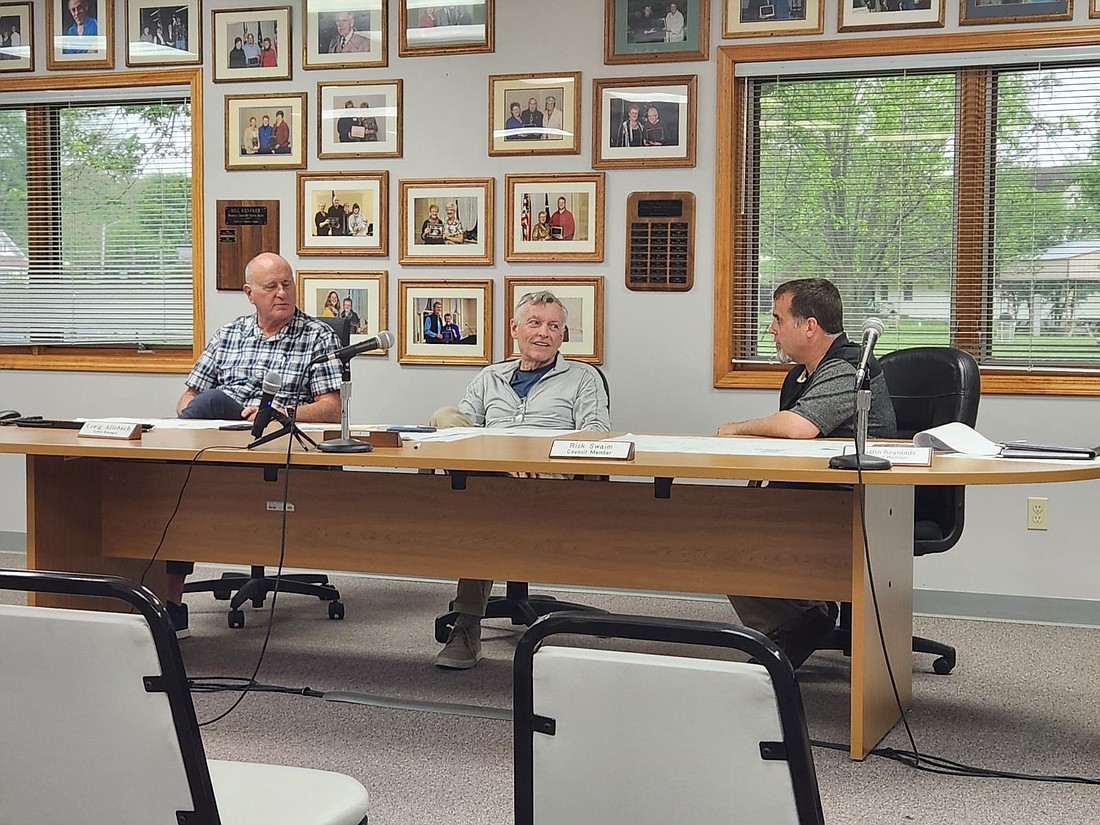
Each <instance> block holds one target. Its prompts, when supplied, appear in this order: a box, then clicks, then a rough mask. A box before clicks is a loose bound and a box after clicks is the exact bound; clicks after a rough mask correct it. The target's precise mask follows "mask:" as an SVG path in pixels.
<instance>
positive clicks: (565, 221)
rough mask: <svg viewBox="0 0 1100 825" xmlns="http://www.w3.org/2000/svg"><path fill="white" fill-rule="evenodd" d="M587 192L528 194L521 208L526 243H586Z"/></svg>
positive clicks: (522, 236)
mask: <svg viewBox="0 0 1100 825" xmlns="http://www.w3.org/2000/svg"><path fill="white" fill-rule="evenodd" d="M589 200H590V199H589V196H588V193H587V192H560V193H559V192H525V193H524V194H523V196H522V203H521V207H520V228H521V236H520V239H521V240H523V241H550V242H553V241H587V240H588V239H589V238H588V224H589V211H590V209H591V206H590V204H589Z"/></svg>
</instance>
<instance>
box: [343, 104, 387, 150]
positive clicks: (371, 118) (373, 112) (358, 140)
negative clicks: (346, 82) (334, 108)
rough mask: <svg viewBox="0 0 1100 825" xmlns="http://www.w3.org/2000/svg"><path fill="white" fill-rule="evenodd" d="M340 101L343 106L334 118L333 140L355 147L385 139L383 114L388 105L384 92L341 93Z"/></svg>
mask: <svg viewBox="0 0 1100 825" xmlns="http://www.w3.org/2000/svg"><path fill="white" fill-rule="evenodd" d="M338 101H339V102H341V105H342V106H343V108H342V109H340V110H339V113H338V115H337V117H335V118H334V119H333V123H332V126H331V129H332V133H331V135H330V139H331V140H333V141H335V142H336V143H337V144H342V145H343V144H347V145H350V146H353V147H354V145H356V144H363V143H377V142H378V141H379V140H385V138H386V119H385V117H384V116H383V115H382V114H381V112H382V111H385V109H386V106H387V101H386V96H385V95H384V94H369V95H361V94H349V95H341V96H339V98H338Z"/></svg>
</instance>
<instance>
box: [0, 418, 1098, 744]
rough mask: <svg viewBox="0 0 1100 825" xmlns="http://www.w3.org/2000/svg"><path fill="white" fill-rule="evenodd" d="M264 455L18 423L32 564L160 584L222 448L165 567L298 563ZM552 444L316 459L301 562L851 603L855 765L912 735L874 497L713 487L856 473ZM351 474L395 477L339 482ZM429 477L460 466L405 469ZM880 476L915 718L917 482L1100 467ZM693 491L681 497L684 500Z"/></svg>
mask: <svg viewBox="0 0 1100 825" xmlns="http://www.w3.org/2000/svg"><path fill="white" fill-rule="evenodd" d="M248 441H249V438H248V434H247V433H241V432H218V431H204V430H167V429H166V430H157V429H154V430H153V431H151V432H149V433H146V434H145V435H144V436H143V437H142V439H141V440H140V441H113V440H103V439H91V438H79V437H77V436H76V434H75V433H74V432H73V431H54V430H42V429H17V428H16V427H3V428H0V453H14V454H20V453H21V454H25V455H26V456H27V566H28V567H29V568H31V569H41V570H71V571H82V572H106V573H112V574H116V575H123V576H127V577H128V578H131V579H133V580H135V581H136V580H139V579H141V577H142V575H143V573H144V572H145V569H146V567H147V566H148V560H149V559H150V557H151V556H152V554H153V552H154V550H155V548H156V547H157V545H158V543H159V542H160V540H161V535H162V533H163V531H164V528H165V525H166V524H167V523H168V520H169V517H170V516H171V514H172V512H173V510H174V508H175V507H176V502H177V498H178V496H179V494H180V489H181V487H182V485H183V482H184V479H185V476H186V474H187V471H188V465H189V463H190V462H191V461H192V460H193V459H194V457H195V454H196V453H197V452H198V451H199V450H200V449H201V448H203V447H211V446H214V445H219V446H221V445H229V446H228V448H226V449H209V450H207V451H206V452H204V453H203V454H202V455H201V456H200V457H199V458H198V461H197V462H196V465H195V467H194V470H193V472H192V475H191V479H190V481H189V483H188V485H187V489H186V493H185V495H184V497H183V500H182V505H181V506H180V509H179V512H178V514H177V515H176V517H175V519H174V520H173V521H172V524H171V528H170V529H169V530H168V533H167V536H166V538H165V540H164V544H163V546H162V547H161V549H160V552H159V554H158V556H157V558H158V559H175V558H178V559H190V560H194V561H199V562H221V563H234V564H246V565H247V564H265V565H274V564H276V563H277V561H278V549H279V534H280V530H281V523H282V517H281V513H280V511H279V506H278V505H280V504H281V501H282V498H283V484H284V481H285V476H284V474H283V473H282V472H281V471H280V470H279V465H281V464H282V463H283V462H284V459H285V455H286V441H285V440H280V441H278V442H274V443H272V444H269V445H265V446H264V447H263V448H260V449H257V450H253V451H248V450H246V449H244V445H245V444H247V443H248ZM550 443H551V439H550V438H535V437H521V436H499V435H494V436H479V437H475V438H470V439H466V440H461V441H453V442H445V443H424V444H422V445H420V446H419V447H416V448H414V447H413V446H412V445H411V444H409V443H406V444H405V445H404V446H402V447H396V448H379V449H376V450H375V451H374V452H372V453H366V454H357V455H332V454H326V453H320V452H315V451H314V452H309V453H303V452H301V451H299V450H298V449H297V447H296V448H295V452H294V454H293V456H292V466H293V468H294V470H293V472H292V473H291V477H290V495H289V500H290V503H291V505H292V506H293V508H294V509H293V512H291V513H290V514H289V516H288V519H287V546H286V560H285V563H286V565H287V566H288V567H305V568H319V569H324V570H354V571H362V572H370V573H391V574H405V575H423V576H436V577H448V578H457V577H459V576H469V577H476V578H487V579H496V580H498V581H499V580H509V579H511V580H517V581H537V582H545V583H555V584H566V585H589V586H597V587H621V588H637V589H646V590H667V591H676V592H693V593H716V594H721V593H741V594H745V595H757V596H782V597H788V598H812V599H823V600H829V601H848V602H851V604H852V617H853V627H852V658H851V756H852V758H854V759H862V758H864V757H865V756H866V755H867V753H868V751H870V749H871V748H873V747H874V746H875V745H876V744H877V743H878V742H879V741H880V740H881V739H882V737H883V736H884V735H885V734H886V733H887V732H888V731H889V730H890V729H891V727H893V725H894V724H895V722H896V721H897V720H898V718H899V714H898V710H897V707H896V704H895V700H894V696H893V693H892V690H891V687H890V682H889V678H888V675H887V671H886V667H885V660H884V657H883V655H882V652H881V646H880V643H879V638H878V631H877V628H876V622H875V615H874V607H873V605H872V602H871V597H870V588H869V585H868V578H867V565H866V562H865V558H864V550H863V539H862V535H863V534H862V528H861V525H860V518H859V503H858V498H857V496H856V494H855V493H854V492H851V491H843V490H841V491H837V490H812V489H782V488H773V487H746V486H743V485H728V484H725V485H723V484H713V483H710V484H708V483H706V482H708V481H714V480H726V479H763V480H769V481H788V482H811V483H812V482H819V483H828V484H850V483H854V482H855V480H856V479H855V473H853V472H847V471H838V470H830V469H828V468H827V466H826V464H827V462H826V460H825V459H822V458H812V459H811V458H798V457H789V456H788V457H784V456H767V455H751V456H730V455H706V454H696V453H676V454H670V453H655V452H650V453H647V452H639V453H637V455H636V457H635V458H634V459H633V460H632V461H600V460H590V459H567V460H559V459H549V458H548V457H547V453H548V451H549V447H550ZM341 466H349V467H365V468H378V469H379V470H382V471H381V472H324V470H333V469H336V470H338V469H339V468H340V467H341ZM427 468H432V469H445V470H450V471H452V472H451V474H450V475H447V476H445V475H425V474H417V473H412V472H394V471H393V470H394V469H397V470H401V469H404V470H415V469H427ZM386 470H389V471H386ZM462 471H470V472H472V471H523V472H535V473H537V472H557V473H579V474H586V475H608V474H611V475H614V476H615V477H616V479H620V478H626V479H627V480H626V481H618V480H616V481H611V482H598V481H591V482H578V481H557V480H540V481H524V482H518V481H516V480H515V479H511V478H506V477H484V476H470V477H466V476H465V475H464V473H463V472H462ZM864 477H865V479H866V482H867V488H866V505H867V507H866V515H867V534H868V537H869V539H870V559H871V564H872V572H873V575H874V579H875V585H876V590H877V593H878V602H879V608H880V613H881V617H882V625H883V630H884V635H885V638H886V645H887V649H888V650H889V653H890V659H891V662H892V663H893V664H894V675H895V677H896V680H897V686H898V689H899V691H900V694H901V697H902V701H903V702H904V703H905V705H906V706H907V707H908V706H909V705H910V704H911V699H912V664H911V663H912V655H911V650H910V637H911V636H912V624H913V621H912V600H913V594H912V590H913V560H912V559H913V556H912V553H913V508H912V500H913V496H912V490H911V487H912V486H914V485H926V484H966V485H970V484H1021V483H1049V482H1057V481H1078V480H1085V479H1093V478H1100V465H1098V464H1096V463H1091V462H1090V463H1088V464H1084V463H1083V464H1079V465H1067V464H1061V465H1058V464H1039V463H1033V462H1020V463H1007V462H1003V461H999V460H995V459H966V458H950V459H944V458H937V459H936V460H935V461H934V462H933V465H932V466H931V467H899V468H894V469H892V470H889V471H887V472H879V473H865V474H864ZM671 479H676V480H677V483H676V484H674V485H670V483H669V481H670V480H671ZM630 480H634V481H644V482H646V483H629V481H630ZM456 547H457V548H462V550H461V552H456V551H455V548H456ZM162 576H163V565H161V564H159V563H157V564H154V565H153V566H152V569H151V571H150V574H149V575H148V576H146V578H145V581H146V583H147V584H149V585H150V586H151V587H153V589H158V587H160V585H161V583H162V581H163V579H162ZM41 601H42V603H45V597H43V599H42V600H41ZM51 603H53V602H51ZM69 604H73V603H72V602H69ZM78 606H87V605H86V604H85V605H78ZM428 618H429V617H425V621H426V627H430V626H431V622H430V621H428ZM425 632H430V631H427V630H426V631H425Z"/></svg>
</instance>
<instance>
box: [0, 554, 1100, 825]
mask: <svg viewBox="0 0 1100 825" xmlns="http://www.w3.org/2000/svg"><path fill="white" fill-rule="evenodd" d="M22 564H23V559H22V557H21V556H15V555H13V554H0V565H2V566H10V567H20V566H22ZM211 572H213V571H212V570H211V569H206V570H204V569H202V568H200V570H199V576H201V575H202V574H203V573H207V574H208V573H211ZM334 581H335V583H336V584H337V585H338V586H339V588H340V590H341V592H342V595H343V599H344V602H345V604H346V605H347V617H346V619H344V620H343V621H330V620H329V619H328V618H327V612H326V609H325V606H324V605H323V604H322V603H320V602H319V601H317V600H314V599H307V598H303V597H300V596H289V595H285V594H284V595H282V596H280V597H279V600H278V602H277V607H276V615H275V623H274V627H273V629H272V636H271V642H270V645H269V647H268V649H267V653H266V655H265V657H264V660H263V664H262V667H261V670H260V673H259V677H258V679H259V681H260V682H262V683H266V684H272V685H282V686H288V687H295V688H301V687H307V686H308V687H311V688H313V689H314V690H318V691H326V692H348V693H352V694H357V695H361V696H364V697H368V698H367V701H369V702H374V701H378V702H381V703H382V704H383V705H384V704H385V702H386V701H387V700H389V699H396V700H401V701H408V702H411V703H414V705H413V706H414V707H415V706H416V705H415V703H418V702H435V703H454V704H459V705H473V706H479V707H484V708H489V709H497V710H498V711H499V710H502V709H503V710H505V711H506V710H508V709H509V708H510V704H511V659H512V652H513V650H514V647H515V642H516V639H517V638H518V636H519V633H518V631H517V630H516V629H513V628H512V627H510V626H509V625H508V624H507V623H506V622H505V623H492V624H491V625H488V626H487V627H486V631H485V633H484V639H485V652H486V659H485V660H484V661H483V662H482V663H481V664H480V665H479V666H478V667H477V668H476V669H474V670H472V671H466V672H453V671H444V670H440V669H437V668H435V667H433V666H432V657H433V656H434V654H435V652H436V650H437V648H438V646H437V645H436V643H435V641H434V639H433V637H432V624H433V619H434V616H435V614H436V613H438V612H440V611H441V610H442V609H443V608H444V607H445V605H446V602H447V600H448V599H449V598H451V595H452V593H453V586H452V585H448V584H446V583H437V582H410V581H400V580H390V579H373V578H367V577H358V576H338V577H335V578H334ZM546 592H555V591H546ZM555 595H558V596H559V597H563V598H572V599H574V600H576V601H583V602H586V603H590V604H593V605H596V606H599V607H604V608H607V609H609V610H613V611H616V612H621V613H638V614H645V615H655V616H677V617H685V618H700V619H712V620H720V621H725V620H729V619H730V618H731V616H732V613H731V611H730V608H729V606H728V603H724V602H720V601H711V600H698V599H688V598H664V597H662V598H657V597H650V596H642V595H622V594H584V595H583V596H579V595H578V594H576V593H560V592H555ZM4 600H5V601H12V599H11V598H10V594H5V598H4ZM188 602H189V604H190V609H191V626H192V630H193V634H194V635H193V637H192V638H191V639H188V640H185V641H183V642H181V647H182V650H183V654H184V658H185V661H186V664H187V668H188V672H189V674H190V675H191V676H192V677H193V678H202V677H211V676H237V677H240V676H248V675H251V673H252V671H253V669H254V668H255V665H256V661H257V657H258V656H259V653H260V648H261V645H262V643H263V639H264V635H265V633H266V630H267V626H268V606H270V603H269V605H268V606H265V607H264V608H263V609H261V610H254V609H252V608H246V612H247V620H246V626H245V627H244V628H243V629H240V630H231V629H229V628H228V626H227V623H226V614H225V610H226V608H225V603H223V602H217V601H215V600H214V599H213V598H212V597H211V596H210V595H208V594H195V595H192V596H189V597H188ZM916 625H917V630H918V632H919V633H921V635H925V636H930V637H932V638H937V639H942V640H946V641H949V642H950V643H952V644H954V645H955V646H956V647H957V648H958V650H959V665H958V667H957V668H956V670H955V672H954V673H953V674H951V675H950V676H946V677H944V676H937V675H935V674H933V673H932V672H931V668H930V657H925V656H917V657H914V660H913V668H914V697H915V702H914V704H915V707H914V710H913V712H912V714H911V715H910V724H911V726H912V729H913V733H914V736H915V737H916V741H917V745H918V747H919V749H920V750H921V751H923V752H926V753H929V754H935V755H939V756H944V757H948V758H951V759H955V760H958V761H961V762H965V763H969V764H973V765H978V766H982V767H986V768H998V769H1003V770H1012V771H1018V772H1024V773H1043V774H1063V775H1078V776H1089V777H1092V778H1100V646H1098V644H1097V642H1098V640H1100V630H1098V629H1096V628H1074V627H1053V626H1044V625H1024V624H1009V623H993V622H975V621H963V620H950V619H930V618H921V617H918V618H917V620H916ZM799 675H800V682H801V685H802V692H803V699H804V702H805V706H806V715H807V720H808V725H809V729H810V734H811V736H812V737H813V738H815V739H821V740H826V741H832V742H844V741H845V740H846V735H847V734H846V729H847V718H848V716H847V714H848V690H847V679H848V665H847V661H846V659H845V658H844V657H843V656H842V655H841V654H839V653H831V652H823V653H819V654H817V655H815V656H814V657H813V658H811V659H810V661H809V662H808V663H807V665H806V666H805V667H804V668H803V669H802V671H800V674H799ZM235 696H236V694H233V693H214V694H196V695H195V707H196V710H197V713H198V716H199V719H200V722H201V721H203V720H209V719H212V718H214V717H215V716H217V715H218V714H219V713H221V712H222V711H223V710H225V709H226V708H228V707H229V705H230V704H231V703H232V702H233V700H234V698H235ZM203 738H204V742H205V745H206V750H207V754H208V756H210V757H213V758H221V759H241V760H246V761H265V762H274V763H280V764H289V765H303V766H310V767H317V768H325V769H330V770H337V771H342V772H344V773H348V774H350V775H352V776H355V777H356V778H358V779H360V780H361V781H362V782H363V783H364V784H365V785H366V786H367V787H368V789H369V790H370V792H371V795H372V811H371V822H372V823H374V824H375V825H435V823H440V825H442V824H443V823H448V825H450V824H451V823H486V825H490V824H492V823H501V824H502V825H503V823H509V822H511V821H512V810H511V805H512V752H511V748H512V740H511V723H510V722H508V721H504V720H501V719H493V718H478V717H476V716H471V715H464V714H455V713H440V712H431V711H426V710H421V709H407V708H393V707H388V706H378V705H369V704H368V705H364V704H350V703H344V702H335V701H325V700H320V699H313V698H306V697H303V696H300V695H289V694H276V693H251V694H249V695H248V696H247V697H246V698H245V699H244V701H243V702H242V703H241V704H240V706H239V707H238V708H237V709H236V710H235V711H233V712H232V713H231V714H230V715H229V716H228V717H226V718H225V719H223V720H221V721H218V722H215V723H213V724H210V725H208V726H205V727H204V728H203ZM885 744H887V745H891V746H894V747H897V748H906V747H908V740H907V738H906V737H905V734H904V731H902V730H901V729H900V726H899V728H898V729H895V731H894V732H893V733H891V734H890V736H889V737H888V739H887V741H886V743H885ZM814 759H815V763H816V767H817V772H818V781H819V784H820V787H821V794H822V801H823V807H824V810H825V816H826V821H828V822H830V823H867V825H878V824H879V823H882V825H886V823H891V824H893V823H908V822H918V823H929V825H936V824H937V823H963V822H965V823H976V824H978V825H981V824H983V823H990V824H991V825H992V823H998V825H999V824H1000V823H1045V822H1058V823H1062V824H1063V825H1074V824H1075V823H1081V824H1082V825H1085V823H1088V825H1095V823H1097V822H1100V787H1097V786H1083V785H1065V784H1050V783H1038V782H1023V781H1010V780H1004V779H973V778H960V777H947V776H937V775H933V774H927V773H920V772H917V771H914V770H912V769H911V768H908V767H905V766H902V765H899V764H897V763H895V762H891V761H887V760H884V759H879V758H873V757H872V758H870V759H868V760H867V761H865V762H862V763H856V762H851V761H850V760H849V759H848V758H847V756H846V755H845V754H843V753H838V752H834V751H831V750H827V749H820V748H818V749H815V750H814ZM685 821H686V820H685Z"/></svg>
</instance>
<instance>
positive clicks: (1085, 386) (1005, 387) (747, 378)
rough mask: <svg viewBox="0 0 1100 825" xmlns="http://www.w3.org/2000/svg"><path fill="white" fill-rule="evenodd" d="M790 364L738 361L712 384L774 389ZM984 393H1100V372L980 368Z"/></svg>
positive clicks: (777, 387)
mask: <svg viewBox="0 0 1100 825" xmlns="http://www.w3.org/2000/svg"><path fill="white" fill-rule="evenodd" d="M789 369H790V367H789V366H787V365H784V364H757V363H737V364H733V365H731V366H730V367H729V368H728V369H727V370H726V371H725V372H724V373H722V372H716V374H715V376H714V386H715V387H716V388H718V389H730V390H777V389H779V387H780V386H782V384H783V377H784V376H785V375H786V374H787V370H789ZM981 371H982V394H983V395H1066V396H1073V395H1100V373H1094V372H1074V371H1071V370H1056V369H1045V370H1026V369H1009V368H1004V367H982V368H981Z"/></svg>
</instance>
